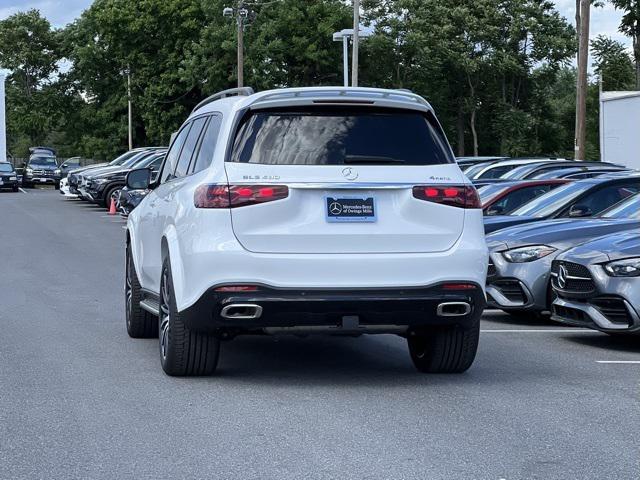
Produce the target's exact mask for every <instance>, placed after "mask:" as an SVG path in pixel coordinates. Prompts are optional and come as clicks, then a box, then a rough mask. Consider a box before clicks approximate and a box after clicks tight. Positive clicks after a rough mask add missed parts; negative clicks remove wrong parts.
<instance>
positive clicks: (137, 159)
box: [122, 151, 151, 168]
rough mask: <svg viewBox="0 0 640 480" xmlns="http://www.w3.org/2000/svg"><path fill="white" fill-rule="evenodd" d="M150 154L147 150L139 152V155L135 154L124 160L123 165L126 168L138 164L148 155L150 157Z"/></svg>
mask: <svg viewBox="0 0 640 480" xmlns="http://www.w3.org/2000/svg"><path fill="white" fill-rule="evenodd" d="M149 155H151V152H146V151H145V152H138V154H137V155H134V156H133V157H131V158H130V159H129V160H127V161H126V162H124V163H123V164H122V166H123V167H124V168H131V167H134V166H136V165H138V164H139V163H141V162H142V161H143V160H146V159H147V157H149Z"/></svg>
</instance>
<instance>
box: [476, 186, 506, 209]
mask: <svg viewBox="0 0 640 480" xmlns="http://www.w3.org/2000/svg"><path fill="white" fill-rule="evenodd" d="M509 188H511V185H503V184H501V183H494V184H491V185H484V186H483V187H480V188H479V189H478V195H480V203H482V204H483V205H484V204H485V203H487V202H488V201H490V200H492V199H494V198H496V197H497V196H498V195H500V194H502V193H504V192H506V191H507V190H508V189H509Z"/></svg>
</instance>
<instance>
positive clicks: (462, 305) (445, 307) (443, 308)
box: [437, 302, 471, 317]
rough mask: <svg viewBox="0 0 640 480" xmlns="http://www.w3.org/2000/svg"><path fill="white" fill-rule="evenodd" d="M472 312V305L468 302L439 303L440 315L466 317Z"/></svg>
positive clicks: (438, 311) (438, 312)
mask: <svg viewBox="0 0 640 480" xmlns="http://www.w3.org/2000/svg"><path fill="white" fill-rule="evenodd" d="M470 313H471V305H469V304H468V303H467V302H444V303H441V304H440V305H438V310H437V314H438V316H439V317H464V316H465V315H469V314H470Z"/></svg>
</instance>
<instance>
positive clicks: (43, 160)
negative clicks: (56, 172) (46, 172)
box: [29, 157, 58, 167]
mask: <svg viewBox="0 0 640 480" xmlns="http://www.w3.org/2000/svg"><path fill="white" fill-rule="evenodd" d="M29 165H31V166H32V167H57V166H58V164H57V162H56V159H55V158H54V157H35V158H32V159H31V160H29Z"/></svg>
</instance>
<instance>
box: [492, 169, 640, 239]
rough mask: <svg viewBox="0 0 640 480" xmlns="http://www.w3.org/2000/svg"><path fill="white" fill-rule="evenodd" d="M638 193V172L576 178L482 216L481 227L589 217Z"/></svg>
mask: <svg viewBox="0 0 640 480" xmlns="http://www.w3.org/2000/svg"><path fill="white" fill-rule="evenodd" d="M638 192H640V175H638V174H635V175H627V176H626V177H621V178H618V177H614V178H589V179H586V180H580V181H577V182H573V183H568V184H566V185H562V186H561V187H558V188H556V189H555V190H552V191H550V192H549V193H545V194H544V195H541V196H539V197H536V198H535V199H533V200H532V201H530V202H529V203H526V204H525V205H523V206H522V207H520V208H518V209H516V210H514V211H513V212H512V213H511V214H510V215H501V216H495V217H485V218H484V229H485V232H486V233H491V232H495V231H496V230H501V229H503V228H507V227H512V226H514V225H521V224H523V223H532V222H539V221H541V220H550V219H552V218H585V217H592V216H594V215H598V214H599V213H601V212H603V211H604V210H605V209H607V208H609V207H611V206H612V205H615V204H616V203H618V202H620V201H622V200H624V199H625V198H627V197H629V196H630V195H633V194H634V193H638Z"/></svg>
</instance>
